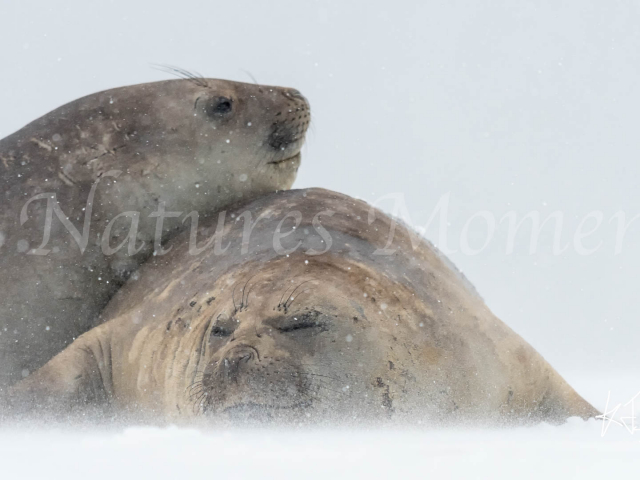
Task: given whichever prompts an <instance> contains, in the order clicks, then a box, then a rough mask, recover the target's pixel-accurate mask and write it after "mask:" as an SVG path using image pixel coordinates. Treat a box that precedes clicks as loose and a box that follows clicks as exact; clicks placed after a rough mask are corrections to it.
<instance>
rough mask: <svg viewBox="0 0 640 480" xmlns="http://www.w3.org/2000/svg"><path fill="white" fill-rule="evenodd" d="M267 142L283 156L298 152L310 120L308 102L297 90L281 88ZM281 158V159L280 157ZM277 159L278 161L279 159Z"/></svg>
mask: <svg viewBox="0 0 640 480" xmlns="http://www.w3.org/2000/svg"><path fill="white" fill-rule="evenodd" d="M281 94H282V96H281V97H280V100H278V101H277V107H276V108H275V110H274V111H275V113H274V119H273V123H272V124H271V131H270V133H269V137H268V139H267V144H268V145H269V146H270V147H271V148H273V149H274V150H277V151H282V152H283V155H284V158H287V157H291V156H293V155H295V154H297V153H298V151H299V149H300V147H301V146H302V143H303V142H304V136H305V134H306V132H307V128H308V127H309V123H310V122H311V113H310V107H309V102H308V101H307V99H306V98H305V97H304V96H303V95H302V93H300V92H299V91H298V90H296V89H293V88H287V89H282V90H281ZM280 160H281V159H280ZM280 160H278V161H280Z"/></svg>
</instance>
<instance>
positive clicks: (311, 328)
mask: <svg viewBox="0 0 640 480" xmlns="http://www.w3.org/2000/svg"><path fill="white" fill-rule="evenodd" d="M276 328H277V329H278V330H279V331H280V332H283V333H288V332H296V331H303V330H306V331H308V333H311V334H313V333H320V332H325V331H327V330H329V323H328V322H327V321H326V320H325V319H324V318H323V315H321V314H320V312H316V311H311V312H306V313H303V314H300V315H294V316H292V317H289V318H285V319H282V321H281V322H279V323H278V325H277V327H276Z"/></svg>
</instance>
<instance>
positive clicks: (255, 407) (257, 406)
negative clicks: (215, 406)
mask: <svg viewBox="0 0 640 480" xmlns="http://www.w3.org/2000/svg"><path fill="white" fill-rule="evenodd" d="M309 406H311V402H310V401H305V402H298V403H294V404H291V405H270V404H265V403H254V402H246V403H236V404H235V405H231V406H230V407H227V408H225V409H224V410H222V413H227V414H243V413H255V412H270V411H271V412H277V411H280V410H296V409H303V408H307V407H309Z"/></svg>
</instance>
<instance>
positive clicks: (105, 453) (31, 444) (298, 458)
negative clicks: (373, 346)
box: [0, 375, 640, 480]
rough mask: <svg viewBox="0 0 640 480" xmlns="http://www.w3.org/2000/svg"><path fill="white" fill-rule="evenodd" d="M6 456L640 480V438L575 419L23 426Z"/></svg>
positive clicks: (152, 465)
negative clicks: (403, 425)
mask: <svg viewBox="0 0 640 480" xmlns="http://www.w3.org/2000/svg"><path fill="white" fill-rule="evenodd" d="M573 377H574V379H573V383H574V385H575V386H576V387H578V390H579V391H581V393H583V394H584V395H585V396H586V397H587V398H588V399H589V400H590V401H592V402H593V403H594V404H596V406H598V408H601V409H603V408H604V407H605V403H606V400H607V394H608V389H611V402H613V403H624V402H625V401H628V400H629V399H631V397H633V395H635V393H637V391H636V390H637V389H640V385H639V384H638V383H639V382H638V380H640V379H639V378H638V377H637V376H635V378H634V377H633V376H624V375H618V376H617V377H615V376H612V375H597V376H594V375H583V376H580V375H573ZM634 381H635V385H634ZM629 392H633V393H631V394H630V393H629ZM603 395H604V396H603ZM613 403H611V404H610V406H611V405H612V404H613ZM621 412H622V411H620V412H618V414H617V415H623V414H622V413H621ZM0 452H1V453H0V462H1V463H2V470H3V475H2V478H7V479H13V478H20V479H23V478H24V479H27V478H48V479H52V478H53V479H55V478H65V479H67V480H71V479H75V478H79V479H80V478H82V479H86V478H90V479H91V480H98V479H109V480H120V479H122V478H141V479H142V478H153V479H154V480H160V479H165V478H167V479H176V478H234V479H240V478H257V479H270V478H274V479H280V480H282V479H287V478H296V479H316V478H317V479H333V478H388V479H396V478H435V479H438V480H442V479H446V478H465V479H469V478H487V479H495V480H499V479H502V478H505V479H506V478H509V479H510V480H512V479H513V478H518V479H528V478H532V479H544V478H563V479H569V478H580V479H591V478H593V479H599V480H603V479H607V478H613V477H614V476H615V478H635V477H636V476H637V474H638V472H639V471H640V431H638V432H634V434H631V433H630V432H628V431H627V430H626V429H625V428H624V427H622V426H619V425H617V424H614V423H612V424H610V426H609V429H608V430H607V431H606V433H605V434H604V435H603V422H602V421H599V420H590V421H588V422H584V421H582V420H580V419H577V418H574V419H570V420H569V421H568V422H567V423H566V424H564V425H562V426H551V425H546V424H542V425H537V426H534V427H522V428H515V429H494V430H490V429H485V430H482V429H446V430H445V429H428V428H427V429H423V430H417V429H416V430H394V429H379V430H364V429H363V430H345V429H317V430H303V429H299V430H289V431H283V430H267V429H263V430H242V429H237V430H226V431H210V430H209V431H207V430H197V429H186V428H178V427H175V426H172V427H167V428H152V427H135V426H132V427H124V428H110V429H107V428H104V429H100V430H95V429H87V428H76V429H73V428H65V429H54V428H51V427H48V428H47V427H39V428H33V427H27V426H21V427H12V428H5V429H2V430H0ZM426 475H429V477H426ZM434 475H437V476H434Z"/></svg>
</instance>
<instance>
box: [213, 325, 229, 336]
mask: <svg viewBox="0 0 640 480" xmlns="http://www.w3.org/2000/svg"><path fill="white" fill-rule="evenodd" d="M232 333H233V332H232V331H231V330H228V329H226V328H224V327H220V326H218V325H216V326H215V327H213V328H212V329H211V336H212V337H228V336H230V335H231V334H232Z"/></svg>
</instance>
